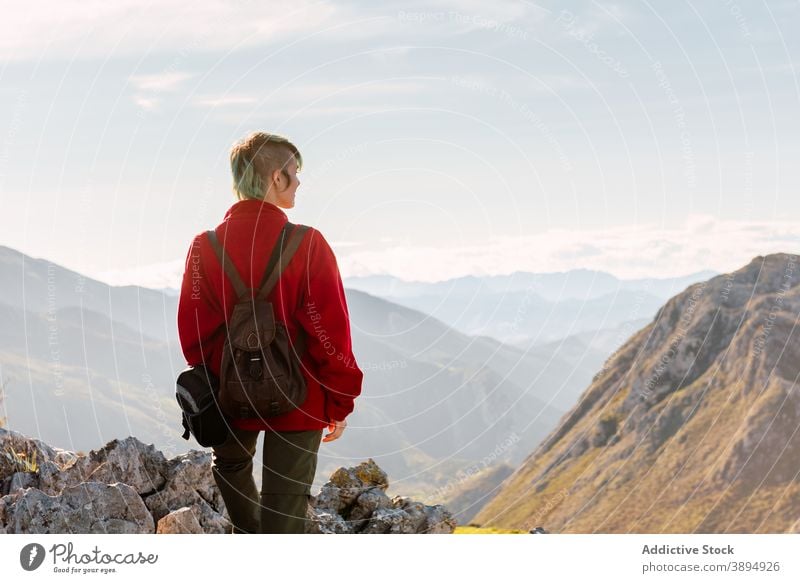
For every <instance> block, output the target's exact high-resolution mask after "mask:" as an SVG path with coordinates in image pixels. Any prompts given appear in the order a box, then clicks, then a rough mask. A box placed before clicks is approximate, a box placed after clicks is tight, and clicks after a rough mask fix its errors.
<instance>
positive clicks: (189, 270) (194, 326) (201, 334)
mask: <svg viewBox="0 0 800 583" xmlns="http://www.w3.org/2000/svg"><path fill="white" fill-rule="evenodd" d="M203 238H204V234H200V235H197V236H196V237H195V238H194V240H193V241H192V245H191V246H190V247H189V252H188V253H187V255H186V266H185V269H184V272H183V281H182V283H181V294H180V298H179V299H178V337H179V339H180V343H181V349H182V350H183V355H184V356H185V357H186V363H187V364H188V365H189V366H195V365H198V364H203V363H206V364H209V365H211V368H212V370H215V365H214V364H211V353H210V351H211V348H212V346H211V343H210V342H209V339H210V338H211V337H212V335H213V333H214V332H215V331H216V330H217V329H219V327H220V326H221V325H223V324H224V323H225V315H224V313H223V311H222V307H221V305H220V303H219V301H218V299H217V298H216V296H215V295H214V293H213V292H212V291H211V286H210V285H209V281H208V279H207V278H206V274H205V271H204V270H203V263H202V261H201V255H200V242H201V240H202V239H203Z"/></svg>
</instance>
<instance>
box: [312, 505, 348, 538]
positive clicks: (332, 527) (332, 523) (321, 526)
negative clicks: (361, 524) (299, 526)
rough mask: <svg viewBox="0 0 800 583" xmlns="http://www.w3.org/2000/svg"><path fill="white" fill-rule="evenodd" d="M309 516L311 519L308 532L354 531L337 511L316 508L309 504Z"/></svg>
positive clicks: (345, 532)
mask: <svg viewBox="0 0 800 583" xmlns="http://www.w3.org/2000/svg"><path fill="white" fill-rule="evenodd" d="M307 518H308V520H309V522H308V523H307V524H308V526H307V528H306V533H307V534H349V533H350V532H352V530H351V528H350V526H349V525H348V524H347V522H346V521H345V520H344V518H342V517H341V516H339V515H338V514H336V513H335V512H329V511H326V510H315V509H314V508H313V506H310V505H309V507H308V514H307Z"/></svg>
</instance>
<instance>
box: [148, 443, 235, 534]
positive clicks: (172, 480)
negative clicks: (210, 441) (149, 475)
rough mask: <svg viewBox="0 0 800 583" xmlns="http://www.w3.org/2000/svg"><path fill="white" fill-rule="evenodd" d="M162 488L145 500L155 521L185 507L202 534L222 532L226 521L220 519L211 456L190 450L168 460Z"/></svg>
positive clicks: (227, 526)
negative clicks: (193, 515)
mask: <svg viewBox="0 0 800 583" xmlns="http://www.w3.org/2000/svg"><path fill="white" fill-rule="evenodd" d="M166 474H167V475H168V476H169V480H168V481H167V483H166V485H165V486H164V487H163V488H162V489H161V490H159V491H158V492H155V493H153V494H151V495H149V496H146V497H145V504H146V505H147V508H148V509H149V510H150V512H152V513H153V518H154V519H155V520H156V522H159V521H160V520H161V518H162V517H164V516H166V515H168V514H169V513H170V512H173V511H176V510H179V509H180V508H183V507H189V508H190V509H191V510H192V512H194V514H195V516H196V517H197V520H198V522H199V523H200V526H201V527H202V528H203V532H210V533H224V532H227V531H229V530H230V528H231V525H230V522H229V521H228V520H227V519H226V518H225V517H224V516H223V514H224V513H225V503H224V502H223V500H222V495H221V494H220V492H219V488H217V486H216V484H215V483H214V477H213V475H212V473H211V453H210V452H206V451H197V450H192V451H190V452H187V453H185V454H183V455H179V456H177V457H174V458H172V459H171V460H169V462H168V464H167V468H166Z"/></svg>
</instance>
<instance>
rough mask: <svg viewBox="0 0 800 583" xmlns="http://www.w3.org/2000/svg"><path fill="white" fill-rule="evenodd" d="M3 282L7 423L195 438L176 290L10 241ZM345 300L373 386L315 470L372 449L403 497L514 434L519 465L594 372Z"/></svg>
mask: <svg viewBox="0 0 800 583" xmlns="http://www.w3.org/2000/svg"><path fill="white" fill-rule="evenodd" d="M0 281H2V282H3V285H2V286H0V318H2V322H3V325H2V326H0V375H1V376H2V378H3V379H4V380H5V381H6V400H5V416H6V417H7V418H8V426H9V428H11V429H15V430H18V431H22V432H24V433H26V434H28V435H32V436H35V437H37V438H39V439H42V440H45V441H47V442H48V443H51V444H53V445H55V446H57V447H63V448H68V449H71V450H76V451H77V450H81V449H84V450H88V449H89V448H91V447H94V446H95V445H96V444H97V443H99V442H106V441H108V440H111V439H113V438H124V437H126V436H128V435H134V436H136V437H137V438H139V439H141V440H143V441H145V442H147V443H153V444H154V445H156V447H158V448H159V449H161V450H162V451H164V452H165V454H166V455H169V456H173V455H177V454H179V453H181V452H184V451H186V450H188V449H189V448H190V447H192V446H194V447H196V444H195V443H194V442H193V441H192V442H186V441H184V440H182V439H181V438H180V433H181V432H182V431H181V426H180V415H179V412H178V408H177V404H176V402H175V397H174V378H175V376H176V375H177V372H179V371H180V370H182V369H183V368H184V366H185V361H184V359H183V355H182V353H181V351H180V347H179V344H178V341H177V331H176V325H175V315H176V311H177V297H176V296H175V295H172V294H166V293H163V292H161V291H157V290H151V289H145V288H139V287H136V286H122V287H113V286H108V285H106V284H104V283H102V282H99V281H96V280H93V279H91V278H88V277H85V276H83V275H81V274H79V273H76V272H73V271H70V270H68V269H65V268H63V267H61V266H58V265H55V264H52V263H51V262H49V261H47V260H44V259H35V258H31V257H29V256H26V255H24V254H22V253H20V252H18V251H16V250H14V249H10V248H8V247H0ZM347 299H348V305H349V309H350V313H351V316H352V323H353V326H352V329H353V342H354V347H355V353H356V357H357V359H358V362H359V364H360V366H361V367H362V369H364V371H365V384H364V390H363V394H362V396H361V397H360V399H359V401H358V402H357V406H356V410H355V412H354V413H353V415H352V416H351V417H349V418H348V422H349V427H348V430H347V432H346V434H345V436H344V437H343V438H342V439H341V440H339V441H337V442H335V443H332V444H330V445H327V444H326V445H325V446H324V448H323V452H322V453H321V455H320V460H319V468H320V469H319V472H318V477H319V476H324V475H327V473H329V471H332V469H335V468H337V467H339V466H341V465H342V464H347V463H350V462H355V463H358V462H360V461H363V460H364V459H366V458H368V457H373V458H374V459H375V460H376V461H377V462H378V463H380V464H381V466H382V467H384V468H386V469H387V471H389V472H391V474H392V475H393V477H394V478H393V483H394V484H397V485H398V488H399V489H400V490H402V491H403V492H404V493H406V494H409V495H424V494H425V493H426V492H430V491H432V490H433V489H435V488H440V487H441V486H442V484H443V483H445V482H447V481H448V480H449V479H450V476H452V475H453V474H454V473H455V472H456V471H457V470H459V469H461V468H464V467H467V466H469V465H471V464H474V463H475V462H476V460H481V459H483V458H484V457H485V456H487V455H490V454H492V452H494V451H495V450H496V448H497V444H498V443H501V442H503V441H506V440H508V439H509V437H513V438H514V439H513V446H512V447H509V448H506V449H504V450H503V451H502V454H501V455H496V456H495V457H496V460H495V461H496V462H497V463H502V462H508V463H511V464H514V465H516V464H518V463H519V462H520V461H522V459H523V458H524V456H525V455H526V454H527V452H528V451H529V450H530V449H531V448H532V447H534V446H535V445H536V444H537V443H538V442H539V441H540V440H541V439H542V438H543V437H544V436H545V435H546V434H547V433H548V432H549V431H550V430H552V429H553V427H555V425H556V424H557V422H558V419H559V418H560V416H561V415H562V414H563V411H565V410H566V409H567V408H568V406H570V405H571V403H573V402H574V399H575V398H576V397H577V395H578V394H579V392H580V390H581V389H582V387H583V386H585V378H584V377H585V376H586V374H588V373H587V372H586V371H579V373H578V374H574V373H575V370H574V367H573V366H572V364H571V363H569V362H566V361H562V360H560V359H559V358H558V357H557V355H555V354H553V350H552V348H548V349H546V350H544V351H542V352H538V351H536V350H532V351H527V352H526V351H525V350H523V349H520V348H518V347H515V346H509V345H504V344H502V343H500V342H498V341H496V340H494V339H491V338H483V337H472V336H469V335H466V334H463V333H461V332H458V331H456V330H454V329H452V328H450V327H449V326H447V325H446V324H444V323H442V322H440V321H439V320H437V319H436V318H432V317H430V316H429V315H427V314H424V313H421V312H419V311H417V310H413V309H409V308H406V307H403V306H399V305H397V304H394V303H392V302H389V301H387V300H385V299H381V298H377V297H374V296H371V295H368V294H366V293H363V292H360V291H357V290H350V289H348V291H347ZM259 448H260V445H259ZM257 455H258V456H260V455H261V454H260V450H259V452H257ZM492 455H493V454H492ZM492 459H495V458H492ZM320 479H321V478H320Z"/></svg>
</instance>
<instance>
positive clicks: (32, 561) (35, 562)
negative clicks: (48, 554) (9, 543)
mask: <svg viewBox="0 0 800 583" xmlns="http://www.w3.org/2000/svg"><path fill="white" fill-rule="evenodd" d="M44 555H45V552H44V547H43V546H42V545H40V544H38V543H30V544H27V545H25V546H24V547H22V550H21V551H20V552H19V564H20V565H22V568H23V569H25V570H26V571H35V570H36V569H38V568H39V567H40V566H41V565H42V563H43V562H44Z"/></svg>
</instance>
